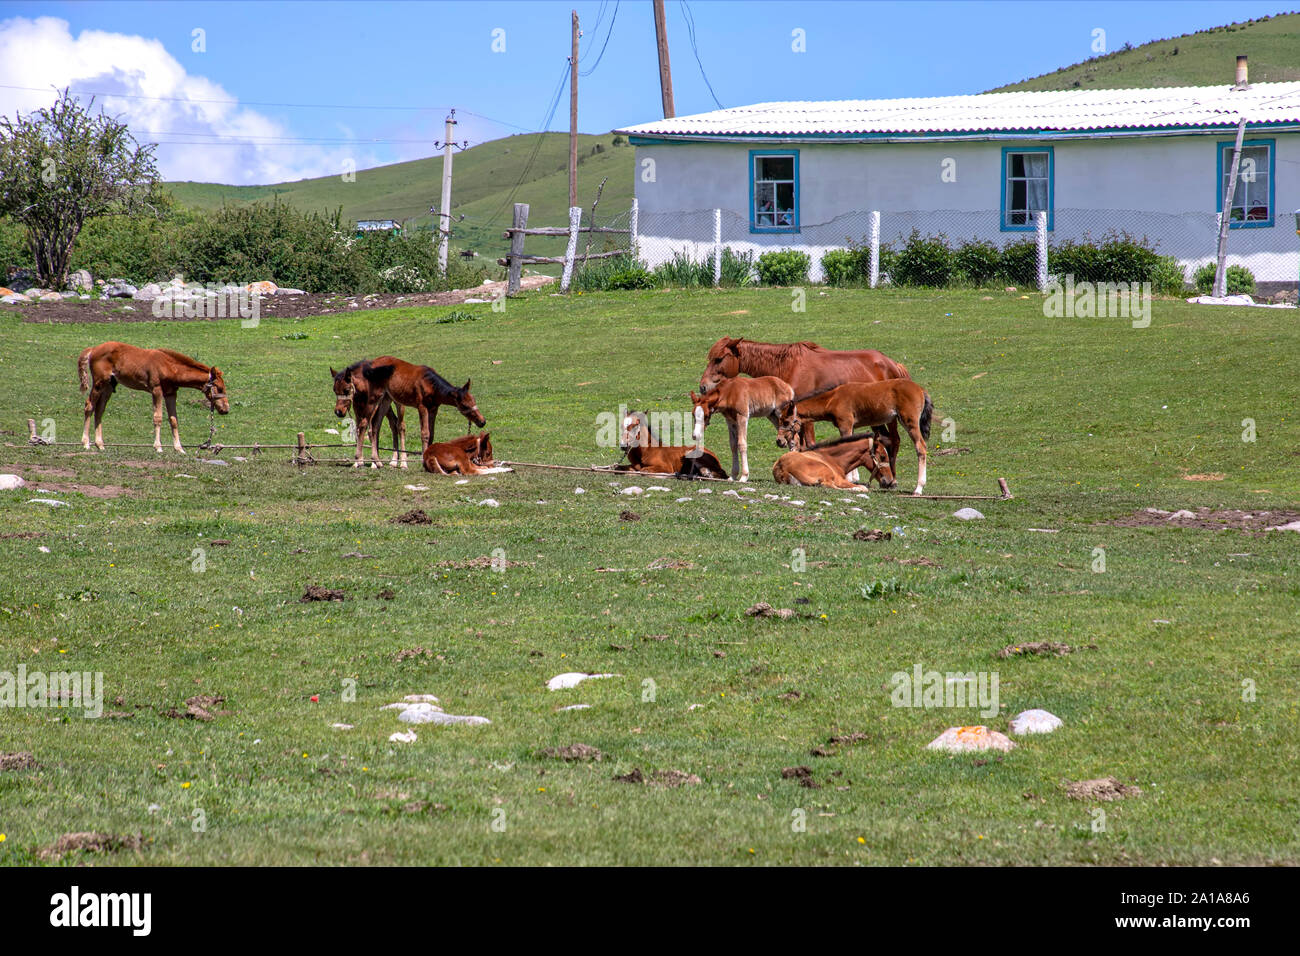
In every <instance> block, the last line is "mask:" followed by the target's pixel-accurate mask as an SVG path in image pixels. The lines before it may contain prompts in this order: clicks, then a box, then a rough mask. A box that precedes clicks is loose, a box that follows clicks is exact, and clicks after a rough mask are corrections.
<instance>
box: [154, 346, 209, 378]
mask: <svg viewBox="0 0 1300 956" xmlns="http://www.w3.org/2000/svg"><path fill="white" fill-rule="evenodd" d="M157 351H159V352H162V354H163V355H166V356H167V357H168V358H174V359H176V361H178V362H184V363H185V364H186V365H188V366H189V367H190V368H197V369H202V370H203V371H205V372H207V371H209V370H211V368H212V366H210V365H204V364H203V363H202V362H200V361H199V360H198V359H192V358H190V357H189V356H188V355H186V354H185V353H184V352H177V351H176V350H175V349H157Z"/></svg>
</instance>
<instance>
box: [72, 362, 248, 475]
mask: <svg viewBox="0 0 1300 956" xmlns="http://www.w3.org/2000/svg"><path fill="white" fill-rule="evenodd" d="M77 371H78V373H79V376H80V378H81V390H82V391H83V392H87V391H88V392H89V394H88V395H87V396H86V427H85V428H84V429H83V430H82V432H81V446H82V447H83V448H85V449H87V450H89V449H90V418H91V416H92V415H94V418H95V447H96V448H98V449H99V450H100V451H103V450H104V426H103V418H104V408H105V407H106V406H107V405H108V399H109V397H110V396H112V394H113V392H114V390H115V389H116V388H117V386H118V385H119V384H121V385H125V386H126V387H127V388H134V389H136V390H138V391H141V392H149V393H150V394H151V395H152V396H153V450H154V451H156V452H158V453H159V454H161V453H162V420H163V404H164V403H166V405H167V420H168V421H169V422H170V423H171V427H172V448H174V449H176V451H177V452H178V453H179V454H182V455H183V454H185V449H184V448H182V447H181V434H180V430H179V428H178V427H177V424H176V390H177V389H180V388H197V389H198V390H199V391H201V392H202V393H203V397H204V399H206V400H207V403H208V407H209V408H211V409H213V410H214V411H217V412H219V413H220V414H222V415H225V414H227V413H228V412H229V411H230V402H229V401H228V400H227V399H226V382H225V379H223V378H222V377H221V371H220V370H219V369H218V368H217V367H216V366H215V365H204V364H203V363H202V362H196V361H195V360H194V359H192V358H190V357H189V356H188V355H182V354H181V353H180V352H173V351H172V350H171V349H142V348H137V347H136V346H134V345H125V344H123V343H121V342H104V343H102V344H100V345H92V346H91V347H90V348H88V349H86V350H85V351H83V352H82V353H81V356H80V357H79V358H78V359H77Z"/></svg>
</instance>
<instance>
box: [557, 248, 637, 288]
mask: <svg viewBox="0 0 1300 956" xmlns="http://www.w3.org/2000/svg"><path fill="white" fill-rule="evenodd" d="M656 284H657V283H656V281H655V277H654V276H652V275H651V274H650V272H649V271H648V270H647V269H646V267H645V266H644V265H643V264H642V263H641V261H640V260H639V259H637V258H636V257H635V256H631V255H622V256H610V257H609V258H608V259H591V260H589V261H588V262H587V265H586V267H585V268H583V269H581V270H580V271H578V272H577V273H576V274H575V275H574V277H573V285H572V288H573V289H574V291H576V292H605V291H609V290H611V289H653V288H654V287H655V285H656Z"/></svg>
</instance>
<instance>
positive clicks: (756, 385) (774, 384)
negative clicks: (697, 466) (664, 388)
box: [691, 375, 794, 481]
mask: <svg viewBox="0 0 1300 956" xmlns="http://www.w3.org/2000/svg"><path fill="white" fill-rule="evenodd" d="M691 404H692V405H694V406H695V442H696V444H699V443H700V442H702V441H703V440H704V429H706V428H708V427H709V419H710V418H712V416H713V413H714V412H718V413H720V414H721V415H722V416H723V417H725V418H726V419H727V433H728V436H729V437H730V439H731V475H732V477H733V478H735V477H739V479H740V480H741V481H749V419H750V417H751V416H755V415H761V416H763V417H765V418H767V419H769V420H771V422H772V424H773V426H775V427H776V429H777V431H778V433H779V432H780V429H781V426H782V423H783V422H785V421H786V420H787V419H790V418H793V417H794V389H793V388H791V387H790V383H789V382H786V381H784V380H783V379H779V378H777V377H776V376H774V375H764V376H763V377H761V378H724V379H723V380H722V381H721V382H719V383H718V384H717V385H715V386H714V387H713V388H712V389H710V390H709V391H708V392H707V393H705V394H704V395H696V394H695V393H694V392H691Z"/></svg>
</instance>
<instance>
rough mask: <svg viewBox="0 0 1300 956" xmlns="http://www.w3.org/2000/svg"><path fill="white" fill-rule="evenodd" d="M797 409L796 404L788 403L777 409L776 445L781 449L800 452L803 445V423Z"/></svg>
mask: <svg viewBox="0 0 1300 956" xmlns="http://www.w3.org/2000/svg"><path fill="white" fill-rule="evenodd" d="M797 409H798V405H797V404H796V403H795V402H786V403H785V404H784V405H782V406H781V407H780V408H779V409H777V415H778V416H779V419H778V421H777V425H776V444H777V447H779V448H788V449H790V451H798V450H799V448H800V446H801V445H802V444H803V422H802V421H801V420H800V418H799V413H798V410H797Z"/></svg>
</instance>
